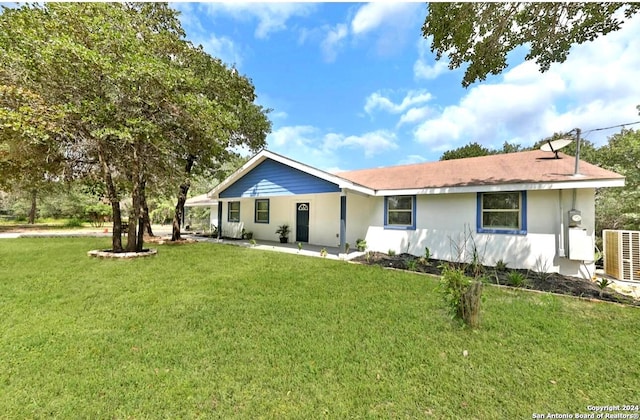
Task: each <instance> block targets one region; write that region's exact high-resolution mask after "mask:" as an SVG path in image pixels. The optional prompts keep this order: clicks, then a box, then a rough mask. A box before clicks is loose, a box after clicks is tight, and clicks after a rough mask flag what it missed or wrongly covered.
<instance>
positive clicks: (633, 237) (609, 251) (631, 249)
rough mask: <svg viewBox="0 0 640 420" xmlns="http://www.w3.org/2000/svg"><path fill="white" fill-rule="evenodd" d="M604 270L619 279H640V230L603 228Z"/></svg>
mask: <svg viewBox="0 0 640 420" xmlns="http://www.w3.org/2000/svg"><path fill="white" fill-rule="evenodd" d="M602 239H603V242H604V246H603V248H604V272H605V273H607V274H608V275H610V276H612V277H615V278H617V279H619V280H627V281H640V232H638V231H633V230H603V231H602Z"/></svg>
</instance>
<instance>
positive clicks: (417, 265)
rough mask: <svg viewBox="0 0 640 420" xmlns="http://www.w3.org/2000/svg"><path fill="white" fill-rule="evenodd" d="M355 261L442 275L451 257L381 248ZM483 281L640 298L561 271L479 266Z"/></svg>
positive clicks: (611, 299) (566, 292)
mask: <svg viewBox="0 0 640 420" xmlns="http://www.w3.org/2000/svg"><path fill="white" fill-rule="evenodd" d="M352 261H355V262H358V263H361V264H367V265H377V266H380V267H385V268H394V269H399V270H409V271H415V272H419V273H426V274H434V275H438V276H439V275H441V274H442V268H441V267H442V266H443V265H444V264H451V263H450V262H448V261H444V260H438V259H429V260H426V259H425V258H420V257H416V256H415V255H411V254H398V255H391V256H390V255H387V254H384V253H381V252H368V253H366V254H364V255H362V256H359V257H356V258H354V259H353V260H352ZM479 271H481V274H482V276H483V278H484V281H486V282H487V283H491V284H500V285H505V286H514V287H522V288H526V289H533V290H540V291H543V292H552V293H559V294H563V295H570V296H579V297H584V298H590V299H597V300H602V301H607V302H617V303H624V304H627V305H634V306H640V301H639V300H634V299H633V298H632V297H630V296H627V295H624V294H622V293H618V292H616V291H614V290H612V289H610V288H605V289H604V290H601V289H600V287H598V285H597V284H596V283H595V282H592V281H589V280H585V279H581V278H578V277H570V276H564V275H561V274H558V273H537V272H534V271H531V270H521V269H510V268H507V269H505V270H498V269H497V268H496V267H490V266H482V268H481V269H480V270H479ZM465 272H466V274H467V275H468V276H470V277H473V276H474V273H473V272H472V271H471V269H470V267H468V266H467V267H466V270H465ZM513 272H516V273H520V274H521V275H522V278H523V280H522V284H520V285H514V284H512V281H511V280H512V278H513V277H514V276H513V275H512V274H510V273H513Z"/></svg>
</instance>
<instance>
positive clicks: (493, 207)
mask: <svg viewBox="0 0 640 420" xmlns="http://www.w3.org/2000/svg"><path fill="white" fill-rule="evenodd" d="M526 209H527V193H526V191H514V192H496V193H478V216H477V228H478V233H512V234H519V235H525V234H526V233H527V217H526V215H527V210H526Z"/></svg>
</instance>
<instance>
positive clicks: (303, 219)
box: [296, 203, 309, 242]
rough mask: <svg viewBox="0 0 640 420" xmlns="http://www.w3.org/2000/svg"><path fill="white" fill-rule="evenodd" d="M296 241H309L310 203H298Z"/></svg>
mask: <svg viewBox="0 0 640 420" xmlns="http://www.w3.org/2000/svg"><path fill="white" fill-rule="evenodd" d="M296 242H309V203H297V204H296Z"/></svg>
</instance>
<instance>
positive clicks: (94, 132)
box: [0, 3, 271, 251]
mask: <svg viewBox="0 0 640 420" xmlns="http://www.w3.org/2000/svg"><path fill="white" fill-rule="evenodd" d="M184 36H185V34H184V31H183V30H182V28H181V26H180V22H179V20H178V19H177V12H176V11H174V10H172V9H171V8H169V7H168V6H167V5H166V4H163V3H78V4H69V3H47V4H45V5H43V6H38V5H25V6H22V7H20V8H18V9H7V8H4V10H3V13H2V14H1V15H0V64H1V66H0V86H2V87H3V89H4V91H3V92H9V94H8V97H9V99H8V100H13V101H14V102H15V100H16V99H19V96H17V95H16V94H15V92H28V93H29V95H31V96H29V98H32V99H31V100H30V103H34V104H36V103H37V104H41V106H42V107H43V109H44V110H46V111H48V112H49V113H52V114H54V115H58V113H60V116H59V118H53V119H48V118H44V120H46V121H50V124H49V125H43V124H35V125H34V127H36V128H37V130H36V132H35V133H34V134H33V135H32V136H31V137H34V136H35V137H36V138H37V139H38V140H37V142H36V143H38V142H39V143H38V144H44V145H45V147H46V148H47V152H46V153H44V154H41V155H42V156H46V157H47V159H48V158H49V157H53V156H63V157H64V163H65V167H66V168H67V172H68V174H69V175H72V176H77V177H86V178H88V179H92V182H95V180H96V179H100V182H101V184H102V185H103V186H104V189H105V191H104V194H105V196H106V197H107V198H108V199H109V201H110V202H111V205H112V213H113V219H114V220H113V241H112V243H113V249H114V250H115V251H119V250H122V249H123V248H122V244H121V242H120V226H121V223H120V219H121V216H120V213H121V210H120V200H121V199H122V198H123V197H124V196H125V195H130V196H131V201H132V206H131V212H130V214H129V229H128V238H127V247H126V248H127V250H129V251H133V250H140V249H141V248H142V229H141V225H142V219H143V216H144V214H145V208H146V195H147V191H149V190H151V191H163V192H166V191H169V190H171V189H174V188H175V184H174V182H175V180H176V179H181V178H183V179H184V177H185V167H186V166H191V167H193V168H197V169H196V170H197V171H199V172H205V171H206V170H209V169H212V168H215V167H216V166H217V165H219V164H220V163H221V162H224V160H225V158H226V157H227V154H228V153H229V150H230V149H232V148H234V147H238V146H244V147H247V148H249V149H256V148H259V147H262V145H263V144H264V139H265V137H266V134H267V132H268V131H269V130H270V127H271V126H270V123H269V121H268V120H267V118H266V112H267V110H264V109H263V108H262V107H260V106H258V105H256V104H255V103H254V100H255V93H254V87H253V84H252V83H251V81H250V80H249V79H248V78H247V77H245V76H242V75H240V74H238V72H237V71H236V70H235V69H232V68H229V67H227V66H226V65H224V64H223V63H222V62H221V61H220V60H219V59H216V58H213V57H211V56H209V55H208V54H206V53H205V52H204V50H203V49H202V48H201V47H195V46H193V45H192V44H191V43H190V42H188V41H187V40H185V39H184ZM11 92H14V93H13V94H12V93H11ZM11 111H12V112H13V114H11V115H9V117H7V116H6V115H5V116H4V117H3V115H0V117H3V119H0V123H3V124H5V125H6V124H13V125H14V126H15V125H16V124H15V123H14V122H13V120H18V119H20V118H23V119H24V118H28V117H29V115H30V114H29V112H28V111H29V109H28V108H27V109H25V108H24V107H21V106H14V107H13V108H11ZM14 114H15V115H14ZM31 114H34V115H36V114H39V113H38V112H31ZM36 122H39V121H36ZM27 134H28V133H21V132H20V131H19V130H17V131H16V130H13V131H11V134H10V136H9V135H7V136H4V137H10V138H9V139H7V138H1V139H2V143H1V144H2V146H0V153H1V154H2V155H1V157H0V159H2V162H4V163H3V165H4V167H11V165H15V164H16V162H17V159H15V158H12V157H11V156H10V155H8V152H7V150H9V151H10V150H11V149H10V147H11V145H12V144H19V145H22V146H25V147H26V150H27V152H26V153H34V152H35V150H36V149H35V148H34V147H33V145H32V144H31V143H33V141H31V140H29V139H30V138H31V137H29V135H27ZM6 144H9V148H8V147H7V146H6ZM7 162H9V163H7ZM34 167H39V168H41V167H42V165H39V164H38V165H34ZM0 169H2V167H0ZM190 169H191V168H190ZM2 170H3V173H4V169H2ZM187 172H188V173H190V170H189V171H187ZM187 175H188V174H187Z"/></svg>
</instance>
